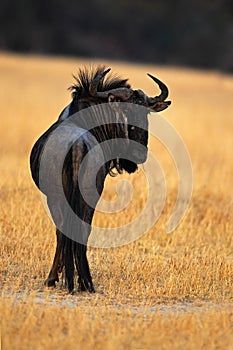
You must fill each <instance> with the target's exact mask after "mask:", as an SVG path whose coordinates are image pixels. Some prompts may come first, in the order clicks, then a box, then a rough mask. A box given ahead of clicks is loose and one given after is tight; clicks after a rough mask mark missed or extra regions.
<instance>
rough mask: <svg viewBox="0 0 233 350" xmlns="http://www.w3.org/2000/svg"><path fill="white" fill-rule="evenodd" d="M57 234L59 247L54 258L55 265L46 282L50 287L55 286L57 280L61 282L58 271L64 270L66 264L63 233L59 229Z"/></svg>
mask: <svg viewBox="0 0 233 350" xmlns="http://www.w3.org/2000/svg"><path fill="white" fill-rule="evenodd" d="M56 235H57V247H56V252H55V256H54V259H53V265H52V267H51V270H50V272H49V275H48V278H47V279H46V280H45V282H44V284H45V285H46V286H48V287H55V285H56V282H59V278H58V273H60V272H62V268H63V265H64V263H63V256H62V246H63V243H62V240H63V237H62V236H63V234H62V232H60V231H59V230H58V229H57V230H56Z"/></svg>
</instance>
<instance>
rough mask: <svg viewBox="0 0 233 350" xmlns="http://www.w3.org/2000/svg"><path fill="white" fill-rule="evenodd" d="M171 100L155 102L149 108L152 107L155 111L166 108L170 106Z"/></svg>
mask: <svg viewBox="0 0 233 350" xmlns="http://www.w3.org/2000/svg"><path fill="white" fill-rule="evenodd" d="M170 104H171V101H161V102H156V103H155V104H154V105H153V106H150V109H152V110H153V111H155V112H161V111H163V110H164V109H166V108H167V107H168V106H170Z"/></svg>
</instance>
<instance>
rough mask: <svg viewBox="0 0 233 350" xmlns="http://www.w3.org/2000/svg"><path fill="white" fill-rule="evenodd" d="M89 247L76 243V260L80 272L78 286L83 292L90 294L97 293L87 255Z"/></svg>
mask: <svg viewBox="0 0 233 350" xmlns="http://www.w3.org/2000/svg"><path fill="white" fill-rule="evenodd" d="M86 251H87V247H86V246H85V245H83V244H80V243H77V242H74V258H75V265H76V268H77V271H78V275H79V277H78V284H79V288H80V290H81V291H85V290H88V291H89V292H90V293H95V289H94V286H93V283H92V278H91V274H90V269H89V265H88V261H87V255H86Z"/></svg>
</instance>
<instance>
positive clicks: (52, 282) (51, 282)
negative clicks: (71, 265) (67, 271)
mask: <svg viewBox="0 0 233 350" xmlns="http://www.w3.org/2000/svg"><path fill="white" fill-rule="evenodd" d="M56 282H59V278H58V277H57V278H47V279H46V280H45V281H44V285H45V286H46V287H56Z"/></svg>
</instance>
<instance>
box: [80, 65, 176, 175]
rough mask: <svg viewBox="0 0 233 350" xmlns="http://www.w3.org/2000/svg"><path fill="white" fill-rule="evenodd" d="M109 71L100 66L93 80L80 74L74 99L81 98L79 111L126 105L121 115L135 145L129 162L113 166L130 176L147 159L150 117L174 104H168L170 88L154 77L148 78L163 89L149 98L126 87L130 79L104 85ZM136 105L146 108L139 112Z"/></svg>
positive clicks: (123, 160) (110, 81) (120, 159)
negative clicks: (103, 105)
mask: <svg viewBox="0 0 233 350" xmlns="http://www.w3.org/2000/svg"><path fill="white" fill-rule="evenodd" d="M109 71H110V68H109V69H107V70H104V67H100V68H99V69H98V70H97V72H96V74H95V75H94V76H93V77H92V78H91V79H90V77H89V80H88V79H87V78H86V75H85V74H84V73H83V72H81V78H79V83H80V82H81V85H82V88H80V86H78V87H77V86H73V88H75V92H74V94H73V96H74V98H75V96H76V97H78V98H77V99H76V100H77V104H76V105H78V106H79V107H78V109H83V108H87V107H89V106H90V105H94V104H101V103H106V102H125V106H126V108H125V109H122V107H121V112H122V111H123V110H124V112H125V113H124V114H125V115H126V118H127V129H128V130H127V134H128V135H127V137H128V138H129V140H132V141H135V142H132V143H130V144H129V147H128V149H127V152H128V157H127V159H125V158H119V159H116V160H114V167H115V168H116V169H117V170H118V172H121V171H122V170H126V171H127V172H128V173H132V172H134V171H135V170H136V169H137V164H141V163H144V162H145V161H146V158H147V144H148V114H149V113H150V112H160V111H162V110H164V109H166V108H167V107H168V106H169V105H170V104H171V102H170V101H165V100H166V98H167V97H168V88H167V87H166V85H165V84H164V83H163V82H161V81H160V80H159V79H157V78H155V77H154V76H153V75H151V74H148V76H149V77H150V78H151V79H152V80H153V81H154V82H155V83H156V84H158V86H159V88H160V90H161V93H160V94H159V95H158V96H155V97H149V96H147V95H146V94H145V93H144V92H143V91H142V90H133V89H132V88H131V87H130V85H129V84H127V79H124V80H119V79H115V80H114V79H113V80H109V81H107V83H106V84H104V78H105V76H106V75H107V73H108V72H109ZM77 92H78V93H77ZM75 94H76V95H75ZM121 105H122V104H121ZM137 106H143V107H145V108H138V109H139V110H140V112H138V113H137V112H136V111H137ZM137 145H138V146H137ZM140 146H143V147H140Z"/></svg>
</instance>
